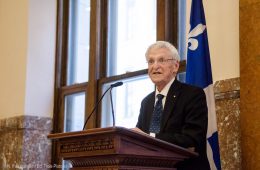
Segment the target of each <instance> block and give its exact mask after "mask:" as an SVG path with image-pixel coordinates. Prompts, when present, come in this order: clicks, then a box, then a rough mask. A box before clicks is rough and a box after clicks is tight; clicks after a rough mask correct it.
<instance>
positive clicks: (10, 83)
mask: <svg viewBox="0 0 260 170" xmlns="http://www.w3.org/2000/svg"><path fill="white" fill-rule="evenodd" d="M55 26H56V1H55V0H44V1H43V0H0V37H1V38H0V60H1V62H0V80H1V81H0V82H1V83H0V94H1V97H0V119H1V118H7V117H13V116H19V115H34V116H43V117H52V113H53V87H54V60H55V37H56V36H55V35H56V27H55Z"/></svg>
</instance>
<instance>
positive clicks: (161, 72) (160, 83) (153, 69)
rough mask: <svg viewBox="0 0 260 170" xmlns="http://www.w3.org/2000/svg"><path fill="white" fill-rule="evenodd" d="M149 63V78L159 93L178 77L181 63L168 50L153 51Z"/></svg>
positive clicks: (148, 58) (148, 57) (150, 53)
mask: <svg viewBox="0 0 260 170" xmlns="http://www.w3.org/2000/svg"><path fill="white" fill-rule="evenodd" d="M147 62H148V74H149V77H150V78H151V80H152V82H153V83H154V84H155V85H156V86H157V88H158V90H159V91H160V90H162V89H163V88H164V87H165V85H166V84H167V83H168V82H169V81H171V79H172V78H173V77H175V76H176V74H177V71H178V69H179V62H178V61H177V60H174V59H173V57H172V56H171V53H170V51H169V50H168V49H166V48H159V49H151V50H150V52H149V55H148V56H147Z"/></svg>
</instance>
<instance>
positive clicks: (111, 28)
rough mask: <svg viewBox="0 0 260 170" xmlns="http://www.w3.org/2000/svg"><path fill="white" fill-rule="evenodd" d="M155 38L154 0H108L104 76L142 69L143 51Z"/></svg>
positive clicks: (144, 63)
mask: <svg viewBox="0 0 260 170" xmlns="http://www.w3.org/2000/svg"><path fill="white" fill-rule="evenodd" d="M154 41H156V0H128V1H124V0H111V1H109V17H108V51H107V54H108V56H107V57H108V59H107V61H108V62H107V73H108V76H113V75H118V74H123V73H126V72H129V71H136V70H141V69H145V68H146V67H147V65H146V61H145V51H146V49H147V47H148V45H150V44H151V43H152V42H154Z"/></svg>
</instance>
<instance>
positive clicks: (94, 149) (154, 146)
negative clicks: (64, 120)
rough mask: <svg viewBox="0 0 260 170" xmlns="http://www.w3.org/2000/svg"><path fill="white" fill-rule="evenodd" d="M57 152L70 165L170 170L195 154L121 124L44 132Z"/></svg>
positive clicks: (93, 168) (115, 169) (95, 169)
mask: <svg viewBox="0 0 260 170" xmlns="http://www.w3.org/2000/svg"><path fill="white" fill-rule="evenodd" d="M48 138H49V139H52V140H56V142H57V145H58V146H57V150H58V156H59V157H60V158H63V160H68V161H69V162H70V163H71V165H72V169H75V170H78V169H81V170H82V169H86V170H173V169H175V165H176V163H178V162H179V161H183V160H184V159H187V158H189V157H194V156H197V155H198V154H197V153H195V152H192V151H189V150H187V149H185V148H182V147H180V146H177V145H173V144H170V143H168V142H165V141H162V140H159V139H156V138H154V137H151V136H149V135H146V134H143V133H140V132H136V131H133V130H131V129H127V128H124V127H108V128H94V129H89V130H84V131H77V132H67V133H56V134H50V135H48Z"/></svg>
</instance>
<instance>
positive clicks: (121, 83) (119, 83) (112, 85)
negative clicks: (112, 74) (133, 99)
mask: <svg viewBox="0 0 260 170" xmlns="http://www.w3.org/2000/svg"><path fill="white" fill-rule="evenodd" d="M122 85H123V82H122V81H119V82H116V83H114V84H111V86H110V87H117V86H122Z"/></svg>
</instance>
